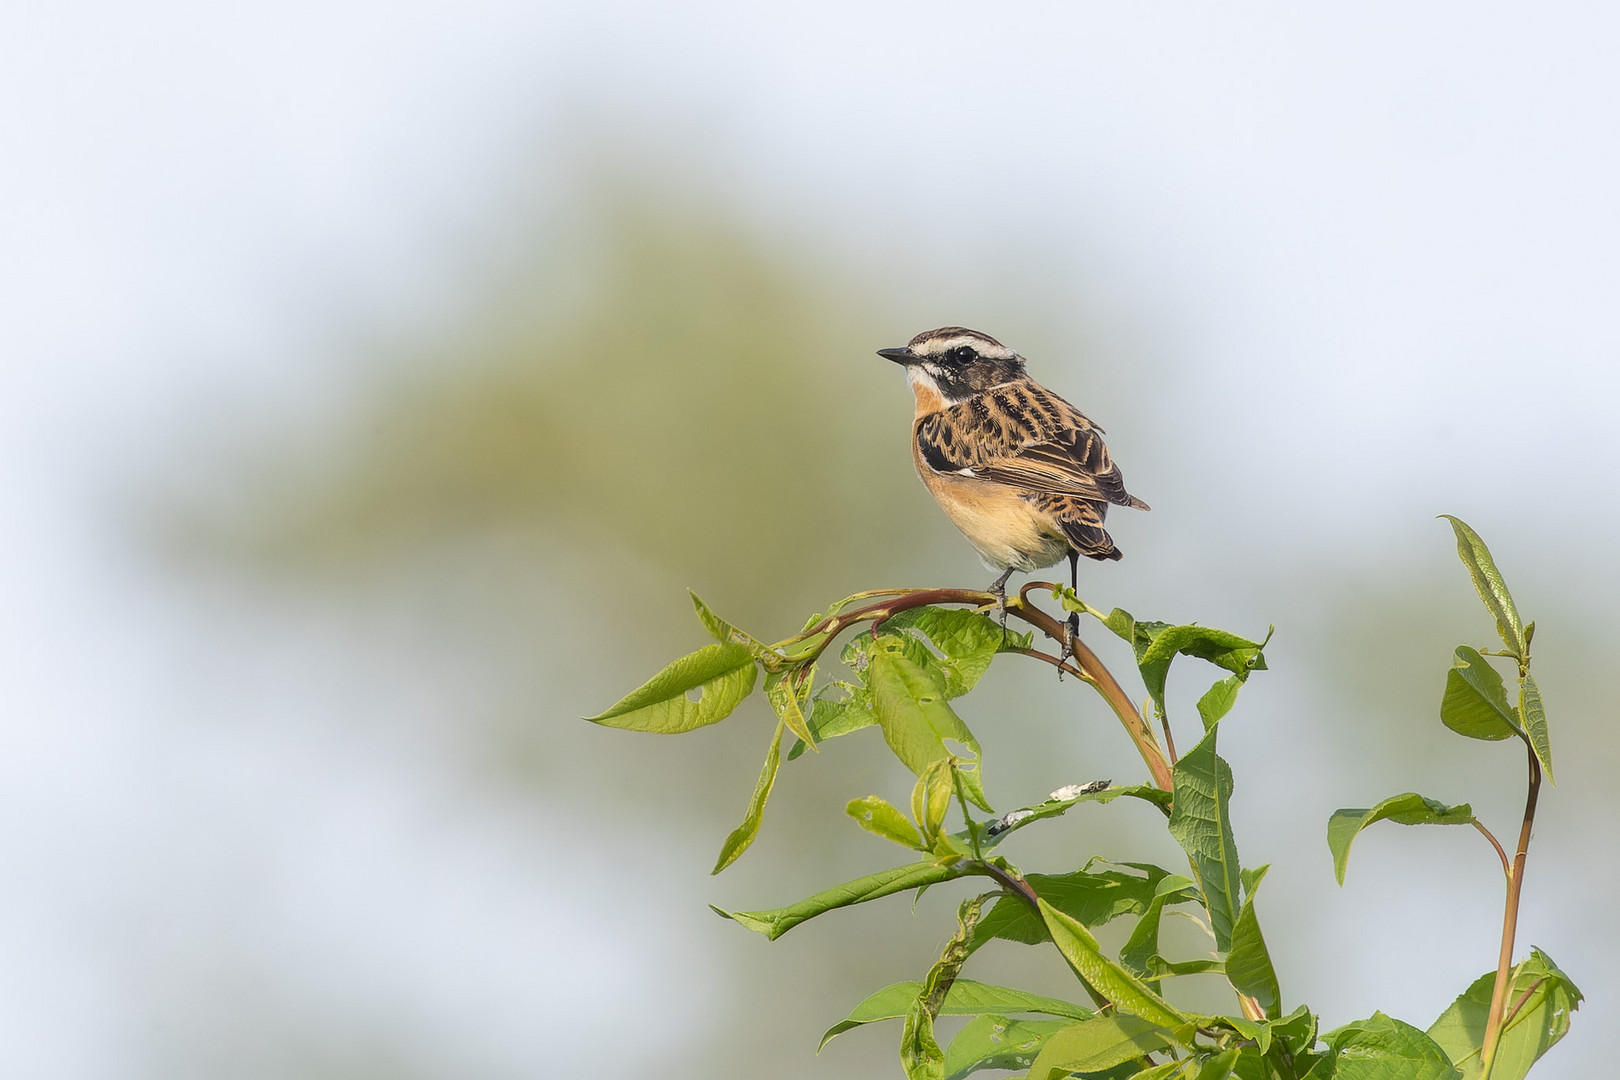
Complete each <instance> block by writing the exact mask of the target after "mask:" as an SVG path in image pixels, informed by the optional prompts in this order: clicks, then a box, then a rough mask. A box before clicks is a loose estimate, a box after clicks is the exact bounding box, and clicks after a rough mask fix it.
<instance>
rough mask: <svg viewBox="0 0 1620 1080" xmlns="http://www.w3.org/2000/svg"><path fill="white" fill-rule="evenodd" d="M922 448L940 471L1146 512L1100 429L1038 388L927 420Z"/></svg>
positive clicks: (990, 397) (1024, 386) (1024, 385)
mask: <svg viewBox="0 0 1620 1080" xmlns="http://www.w3.org/2000/svg"><path fill="white" fill-rule="evenodd" d="M917 442H918V447H919V449H920V450H921V451H922V456H923V459H924V460H925V461H926V462H927V463H928V465H929V467H930V468H932V469H934V470H935V471H937V472H951V473H958V474H963V475H972V476H979V477H983V478H984V479H986V480H994V481H997V482H999V483H1003V484H1011V485H1013V486H1015V487H1021V488H1025V489H1027V490H1028V491H1030V492H1032V493H1046V494H1052V495H1067V496H1071V497H1074V498H1079V499H1088V500H1092V501H1095V502H1111V503H1117V504H1119V505H1120V506H1133V507H1137V508H1138V509H1142V510H1146V509H1147V504H1146V503H1144V502H1142V501H1141V500H1140V499H1137V498H1135V497H1133V496H1132V495H1130V494H1129V493H1128V492H1127V491H1126V490H1125V481H1124V478H1123V477H1122V476H1121V475H1120V471H1119V467H1118V466H1116V465H1115V464H1114V462H1113V459H1112V458H1110V457H1109V455H1108V447H1107V446H1106V445H1104V443H1103V440H1102V429H1101V428H1099V427H1098V426H1097V425H1095V424H1093V423H1092V422H1091V421H1090V420H1089V419H1087V418H1086V417H1085V415H1084V414H1082V413H1081V412H1080V410H1078V409H1076V408H1075V407H1074V406H1073V405H1070V404H1069V403H1068V402H1067V401H1064V400H1063V399H1062V398H1060V397H1058V396H1057V395H1056V394H1054V393H1052V392H1051V391H1049V390H1047V389H1046V388H1045V387H1042V386H1040V385H1038V384H1036V383H1034V382H1028V381H1024V382H1016V383H1008V384H1006V385H1003V386H998V387H994V388H993V389H990V390H987V391H985V392H984V393H982V394H979V395H977V396H975V397H973V398H971V399H969V400H968V401H964V402H961V403H959V404H956V405H952V406H951V407H949V408H947V409H941V410H940V411H939V412H936V413H933V414H932V415H930V416H927V417H924V418H923V419H922V420H920V421H918V423H917Z"/></svg>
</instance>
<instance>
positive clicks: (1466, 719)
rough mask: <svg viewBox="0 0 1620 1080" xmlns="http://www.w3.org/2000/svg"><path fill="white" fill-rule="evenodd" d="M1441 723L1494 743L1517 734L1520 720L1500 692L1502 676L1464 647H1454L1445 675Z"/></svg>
mask: <svg viewBox="0 0 1620 1080" xmlns="http://www.w3.org/2000/svg"><path fill="white" fill-rule="evenodd" d="M1440 722H1441V723H1443V724H1445V725H1446V727H1448V728H1450V729H1451V730H1452V731H1455V732H1456V733H1457V734H1459V735H1466V736H1467V737H1468V738H1470V739H1485V740H1488V741H1494V740H1496V739H1508V738H1512V737H1513V736H1514V735H1517V734H1519V718H1518V716H1517V714H1515V713H1514V711H1513V706H1511V705H1509V704H1508V699H1507V695H1506V694H1505V693H1503V692H1502V676H1500V675H1498V674H1497V673H1496V669H1495V668H1493V667H1491V665H1490V662H1489V661H1487V660H1486V659H1485V658H1484V657H1483V656H1481V655H1480V654H1479V652H1478V650H1476V649H1472V648H1469V647H1468V646H1467V645H1459V646H1457V651H1456V652H1455V653H1454V654H1453V659H1452V662H1451V670H1450V671H1448V672H1446V692H1445V695H1444V696H1443V697H1441V699H1440Z"/></svg>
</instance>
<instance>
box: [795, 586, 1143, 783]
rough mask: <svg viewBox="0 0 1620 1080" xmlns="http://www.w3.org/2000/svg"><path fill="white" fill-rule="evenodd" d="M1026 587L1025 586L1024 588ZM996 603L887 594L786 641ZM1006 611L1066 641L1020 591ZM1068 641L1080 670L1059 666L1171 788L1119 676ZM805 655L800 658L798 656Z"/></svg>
mask: <svg viewBox="0 0 1620 1080" xmlns="http://www.w3.org/2000/svg"><path fill="white" fill-rule="evenodd" d="M1039 584H1045V583H1044V582H1043V583H1039ZM1025 591H1026V592H1027V591H1028V588H1027V587H1026V589H1025ZM997 603H998V600H997V597H996V596H995V595H994V594H993V593H988V592H982V591H979V590H976V589H918V590H916V591H915V592H909V593H902V594H898V595H895V596H893V597H892V598H891V599H888V600H880V601H878V602H877V603H874V604H868V605H866V606H865V607H860V608H856V609H855V610H854V611H848V612H843V613H841V614H838V615H834V616H830V617H829V618H826V619H823V620H822V621H821V622H820V623H818V624H817V625H816V626H814V627H812V628H811V629H810V630H807V631H805V632H804V633H803V634H800V635H798V637H796V638H792V639H790V640H793V641H798V640H802V639H804V638H808V637H815V636H816V635H819V634H826V635H827V640H826V641H824V642H822V643H821V645H820V646H819V647H818V648H817V649H816V650H815V651H814V653H812V654H811V656H819V655H820V654H821V653H822V652H824V651H825V650H826V648H827V646H828V645H830V644H832V641H833V639H834V638H836V637H837V636H838V635H839V634H841V633H842V632H843V631H844V630H846V629H848V628H849V627H850V626H852V625H854V624H855V623H858V622H871V623H872V624H873V625H874V626H878V625H881V624H882V623H883V622H884V621H885V620H887V619H889V618H892V617H893V616H895V615H897V614H899V613H900V612H902V611H906V610H909V609H910V608H916V607H923V606H925V605H928V604H966V605H969V606H972V607H976V608H989V607H995V606H996V604H997ZM1007 614H1008V615H1011V616H1013V617H1015V618H1018V619H1022V620H1023V621H1024V622H1026V623H1029V624H1030V625H1031V626H1033V627H1035V628H1036V629H1037V630H1039V631H1041V633H1043V634H1045V635H1046V636H1047V637H1049V638H1051V639H1052V640H1053V641H1056V642H1060V643H1061V642H1062V641H1063V640H1064V632H1063V624H1062V623H1061V622H1059V621H1058V620H1056V619H1054V618H1053V617H1052V616H1050V615H1048V614H1047V613H1046V612H1044V611H1042V610H1041V609H1040V608H1038V607H1036V606H1035V605H1034V604H1032V603H1030V602H1029V600H1028V599H1027V598H1026V597H1025V596H1023V595H1022V594H1020V596H1019V597H1018V598H1017V599H1016V600H1009V601H1007ZM783 644H784V645H785V644H787V643H786V642H784V643H783ZM1071 644H1072V646H1073V652H1074V663H1075V667H1078V669H1079V670H1078V671H1076V670H1075V667H1070V666H1069V665H1067V664H1064V665H1061V666H1060V670H1065V671H1071V672H1073V673H1074V674H1076V675H1078V676H1079V677H1080V678H1081V679H1083V680H1084V681H1086V682H1088V683H1090V684H1091V685H1092V686H1093V687H1095V688H1096V690H1097V692H1098V693H1099V694H1101V695H1102V697H1103V700H1104V701H1106V702H1108V706H1109V708H1111V709H1113V710H1114V715H1115V716H1117V717H1119V722H1120V723H1121V724H1123V725H1124V727H1125V733H1126V734H1127V735H1129V736H1130V737H1131V741H1132V742H1133V743H1135V744H1136V751H1137V753H1139V754H1141V755H1142V760H1143V762H1145V763H1146V764H1147V767H1148V772H1149V773H1151V774H1152V776H1153V783H1154V784H1155V785H1156V786H1158V787H1159V788H1160V789H1161V790H1164V791H1169V790H1171V779H1170V764H1169V762H1168V761H1166V760H1165V756H1164V751H1163V750H1162V749H1160V747H1159V741H1158V739H1157V738H1155V737H1154V735H1153V729H1152V728H1151V727H1150V726H1148V724H1147V722H1146V721H1145V720H1143V719H1142V714H1141V713H1139V712H1137V711H1136V705H1135V703H1134V702H1132V701H1131V696H1130V695H1129V694H1127V693H1126V692H1125V689H1124V687H1122V686H1120V685H1119V680H1117V679H1115V678H1114V675H1113V673H1112V672H1111V671H1109V670H1108V669H1107V668H1106V667H1104V666H1103V662H1102V661H1101V660H1099V659H1098V658H1097V654H1096V653H1094V652H1092V651H1091V649H1090V648H1089V647H1087V645H1086V643H1085V642H1083V641H1080V640H1078V639H1076V640H1075V641H1073V642H1072V643H1071ZM1009 651H1014V650H1009ZM1018 651H1021V650H1018ZM1031 655H1037V658H1038V659H1042V660H1046V661H1047V662H1048V663H1051V662H1052V658H1049V657H1047V656H1046V655H1045V654H1044V653H1043V654H1031ZM808 658H809V657H799V658H798V660H799V661H802V660H804V659H808Z"/></svg>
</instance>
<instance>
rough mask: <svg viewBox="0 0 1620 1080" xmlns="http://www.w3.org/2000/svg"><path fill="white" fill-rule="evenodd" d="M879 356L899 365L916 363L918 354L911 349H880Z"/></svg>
mask: <svg viewBox="0 0 1620 1080" xmlns="http://www.w3.org/2000/svg"><path fill="white" fill-rule="evenodd" d="M877 354H878V355H879V356H881V357H883V359H885V360H893V361H894V362H895V363H897V364H910V363H913V362H915V361H916V359H917V354H916V353H914V352H912V351H911V349H910V348H909V347H908V348H904V349H879V350H878V351H877Z"/></svg>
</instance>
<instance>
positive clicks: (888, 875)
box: [711, 860, 967, 941]
mask: <svg viewBox="0 0 1620 1080" xmlns="http://www.w3.org/2000/svg"><path fill="white" fill-rule="evenodd" d="M966 872H967V871H966V870H964V869H961V868H959V866H958V864H956V863H954V862H953V863H943V862H935V861H932V860H930V861H927V862H916V863H912V864H910V865H909V866H897V867H895V868H894V869H892V870H880V871H879V872H878V873H876V874H867V875H866V876H865V877H860V878H856V879H855V880H854V881H846V882H844V883H843V884H842V885H835V886H833V887H832V888H830V889H824V890H822V891H821V892H818V893H816V894H815V895H814V896H808V897H805V898H804V899H803V900H800V901H799V902H798V903H796V904H789V905H788V906H787V907H783V908H775V909H773V910H771V911H724V910H722V909H720V908H713V910H714V912H715V914H717V915H720V916H722V917H724V918H727V919H731V920H732V921H733V922H737V923H741V924H742V925H743V926H745V927H747V928H748V929H750V930H754V931H757V932H758V933H761V934H764V935H765V936H766V937H768V938H770V939H771V940H772V941H775V940H776V939H777V938H779V937H781V936H782V935H783V934H785V933H787V932H788V931H789V930H791V929H793V928H794V927H795V926H798V925H799V924H800V923H802V922H805V921H806V920H809V919H813V918H815V917H816V916H817V915H821V914H823V913H825V912H828V911H832V910H833V909H835V908H841V907H849V906H850V905H851V904H864V903H866V902H867V901H868V900H877V899H879V898H881V897H884V896H892V895H893V894H894V893H897V892H905V891H906V890H908V889H918V888H922V887H923V886H925V885H937V884H939V883H940V882H942V881H950V880H951V879H953V878H959V877H961V876H962V875H963V874H964V873H966ZM711 907H712V905H711Z"/></svg>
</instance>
